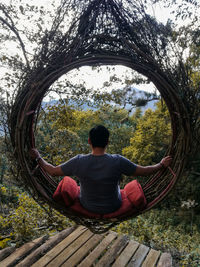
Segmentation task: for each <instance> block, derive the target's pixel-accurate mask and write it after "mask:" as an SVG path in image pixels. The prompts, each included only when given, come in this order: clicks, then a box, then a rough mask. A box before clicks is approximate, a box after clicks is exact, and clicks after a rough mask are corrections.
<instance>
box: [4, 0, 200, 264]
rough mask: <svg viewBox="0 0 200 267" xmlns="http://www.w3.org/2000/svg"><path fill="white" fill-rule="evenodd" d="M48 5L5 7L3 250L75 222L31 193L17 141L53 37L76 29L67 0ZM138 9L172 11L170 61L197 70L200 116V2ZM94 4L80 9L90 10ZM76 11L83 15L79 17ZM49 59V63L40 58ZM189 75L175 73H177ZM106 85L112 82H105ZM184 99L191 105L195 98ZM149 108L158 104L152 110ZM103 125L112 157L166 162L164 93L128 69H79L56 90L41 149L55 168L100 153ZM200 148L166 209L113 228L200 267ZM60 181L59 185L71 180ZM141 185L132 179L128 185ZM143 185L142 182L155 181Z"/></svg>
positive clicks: (193, 79) (168, 136) (41, 121)
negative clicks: (31, 83) (18, 119)
mask: <svg viewBox="0 0 200 267" xmlns="http://www.w3.org/2000/svg"><path fill="white" fill-rule="evenodd" d="M46 2H48V4H46V5H45V4H44V3H42V2H41V3H40V2H39V1H27V0H14V1H2V3H0V25H1V28H0V75H1V84H0V250H1V249H3V248H5V247H8V246H17V247H18V246H21V245H22V244H24V243H25V242H27V241H29V240H33V239H35V238H36V237H39V236H42V235H44V234H48V235H50V236H51V235H54V234H55V233H57V232H59V231H62V230H63V229H65V228H66V227H69V226H70V225H73V224H74V222H73V221H72V220H70V219H68V218H67V217H65V216H64V215H61V214H60V213H59V212H58V211H57V210H55V209H53V208H52V207H51V206H49V205H48V204H46V203H44V202H40V201H37V198H35V197H34V196H33V195H32V194H31V192H30V191H27V188H26V186H25V185H24V183H23V182H22V179H21V169H20V167H19V165H18V163H17V161H16V159H15V157H14V154H15V151H13V146H12V140H11V137H10V132H11V126H10V125H11V123H10V117H11V110H12V108H13V107H14V102H15V99H16V98H17V95H18V93H19V92H21V91H22V88H23V86H24V81H26V79H29V77H31V76H28V75H27V76H26V74H27V73H28V74H30V73H31V72H34V71H35V70H36V69H37V68H38V66H39V65H40V64H41V62H42V64H43V65H45V64H47V63H45V60H46V58H47V55H48V53H49V55H50V52H48V49H49V51H51V49H52V46H53V45H54V43H53V41H52V43H51V45H52V46H51V45H49V44H48V43H45V42H47V38H46V37H47V36H48V38H50V37H49V36H50V35H48V34H49V33H51V31H54V30H55V28H56V27H57V28H56V30H55V31H57V32H58V36H60V35H62V31H63V32H64V31H65V30H66V29H65V26H63V24H62V23H63V22H64V23H66V24H68V23H69V20H70V19H69V18H67V20H66V21H64V13H65V8H66V5H67V3H68V1H67V0H66V1H60V3H58V2H59V1H53V0H49V1H45V3H46ZM71 2H73V1H71ZM75 2H76V1H75ZM85 2H88V1H85ZM89 2H90V1H89ZM114 2H115V1H114ZM122 2H123V1H122ZM136 2H138V3H140V4H141V5H142V7H143V12H145V14H148V13H151V12H152V10H153V14H152V13H151V14H150V15H151V16H155V19H157V18H156V14H157V13H156V12H158V15H159V12H161V11H160V10H167V11H168V12H169V16H170V17H169V18H168V19H167V20H166V21H165V22H163V23H165V27H166V28H167V29H169V31H168V33H167V37H166V39H167V40H168V41H169V42H170V48H169V49H170V53H169V54H167V55H163V57H164V56H166V57H167V58H170V55H174V54H176V53H178V57H179V58H180V60H182V62H183V64H184V69H186V70H187V71H188V72H187V75H186V76H184V77H183V79H185V80H186V81H187V82H186V83H187V84H188V86H190V87H191V88H193V89H192V90H193V93H194V94H193V96H194V98H195V102H194V103H195V105H198V106H196V107H195V108H196V110H200V101H199V100H200V89H199V88H200V68H199V66H200V64H199V63H200V30H199V26H200V25H199V12H200V3H199V2H198V1H197V0H183V1H174V0H156V1H155V0H147V1H136ZM84 4H85V3H84V1H80V7H79V8H80V10H81V8H82V5H83V6H84ZM138 5H139V4H138ZM157 9H158V10H159V11H157ZM70 12H71V13H72V16H73V15H74V14H73V12H75V11H74V10H73V11H70ZM74 16H75V18H74V21H76V15H74ZM26 21H28V22H27V23H26ZM58 21H59V23H58V24H57V26H56V27H55V25H56V23H57V22H58ZM52 22H53V23H52ZM52 24H53V26H52ZM50 25H51V26H50ZM161 25H162V24H161ZM51 27H52V28H51ZM59 27H60V28H59ZM161 27H162V26H161ZM56 38H57V37H56V35H55V38H54V39H56ZM54 41H55V40H54ZM54 48H55V47H54ZM45 49H46V50H45ZM159 49H161V48H159ZM177 51H178V52H177ZM173 52H174V54H173ZM45 53H46V54H45ZM44 55H45V56H46V58H45V56H44ZM39 56H41V57H43V61H41V62H40V61H39V60H38V58H39ZM49 58H50V57H49ZM158 59H159V58H158ZM46 62H47V61H46ZM167 64H168V62H166V65H167ZM164 67H165V66H164ZM181 70H182V69H181V68H179V69H178V68H177V69H175V68H174V73H175V74H177V73H178V72H181ZM38 75H39V74H38ZM102 76H105V78H104V79H102ZM182 76H183V75H182ZM27 77H28V78H27ZM92 77H93V78H92ZM94 77H95V78H94ZM98 80H102V82H101V84H100V83H99V81H98ZM91 81H92V83H91ZM172 82H173V81H172ZM137 88H140V90H141V91H140V92H142V94H141V95H140V94H139V93H138V91H139V90H138V89H137ZM143 88H144V89H143ZM145 88H151V89H152V90H151V91H146V90H145ZM183 94H185V96H186V97H188V98H189V96H188V95H187V92H185V91H183ZM196 100H197V101H196ZM190 101H192V97H190ZM149 103H154V105H151V107H150V108H149ZM198 114H199V113H198ZM198 116H199V115H198ZM99 124H101V125H104V126H105V127H107V128H108V129H109V131H110V141H109V145H108V148H107V152H108V153H111V154H120V155H123V156H125V157H127V158H128V159H129V160H131V161H133V162H134V163H136V164H139V165H143V166H146V165H153V164H156V163H158V162H159V161H160V160H161V159H162V158H163V157H164V156H165V155H166V153H167V151H168V147H169V146H170V143H171V141H172V134H173V132H172V131H173V129H172V125H171V118H170V114H169V110H168V107H167V105H166V103H165V101H164V99H163V97H162V94H160V92H159V90H157V88H156V86H155V85H154V84H153V83H152V82H151V81H150V80H149V79H148V78H147V77H145V76H144V75H142V74H141V73H138V72H137V71H135V70H132V69H130V68H128V67H126V66H123V67H122V66H115V65H114V64H111V65H109V64H105V65H103V66H102V64H99V65H98V64H97V65H95V66H89V67H88V66H87V67H85V66H84V67H82V66H81V67H78V68H76V69H74V70H72V71H69V72H68V73H65V74H64V75H63V76H62V77H60V78H59V79H58V80H56V81H55V82H54V83H53V84H52V85H51V86H50V87H49V89H48V91H47V92H46V93H45V95H44V99H42V100H41V103H40V107H39V109H38V110H37V123H36V125H35V129H34V132H35V139H36V140H35V142H36V147H37V149H38V150H39V152H40V153H41V155H42V157H43V158H44V159H45V160H47V162H50V163H51V164H53V165H59V164H61V163H63V162H65V161H67V160H69V159H70V158H72V157H74V156H76V155H77V154H87V153H90V147H89V145H88V132H89V130H90V129H91V128H92V127H94V126H95V125H99ZM199 124H200V120H199V117H197V120H196V121H195V123H194V125H195V127H196V128H195V129H194V131H196V130H197V128H198V129H200V127H199ZM198 144H199V143H198ZM198 148H199V147H197V152H196V153H195V154H194V155H193V156H192V157H191V158H189V161H188V163H187V166H186V168H185V170H183V172H182V175H181V177H180V179H179V180H178V181H177V183H176V185H175V186H174V188H173V189H172V191H171V192H170V193H169V194H168V196H167V197H166V198H165V199H164V200H163V201H162V202H161V203H159V204H158V205H157V206H155V207H154V208H153V209H151V210H150V211H148V212H146V213H144V214H142V215H139V216H137V217H136V218H132V219H129V220H127V221H124V222H121V223H120V224H118V225H116V226H115V227H114V228H112V230H113V231H116V232H117V233H123V234H128V235H129V236H131V237H132V238H133V239H134V240H136V241H138V242H140V243H142V244H145V245H147V246H149V247H152V248H155V249H157V250H161V251H167V252H169V253H171V255H172V257H173V261H174V265H173V266H200V194H199V191H200V153H199V149H198ZM53 179H55V180H56V182H59V181H60V180H61V179H62V177H54V178H53ZM131 179H133V177H126V176H124V177H123V179H122V181H121V187H123V186H124V185H125V184H126V183H127V182H129V181H131ZM137 179H138V180H139V181H140V182H141V184H142V183H143V182H145V179H147V178H146V177H137Z"/></svg>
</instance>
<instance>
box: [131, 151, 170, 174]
mask: <svg viewBox="0 0 200 267" xmlns="http://www.w3.org/2000/svg"><path fill="white" fill-rule="evenodd" d="M171 162H172V157H170V156H167V157H165V158H163V159H162V160H161V161H160V162H159V163H158V164H155V165H152V166H140V165H137V167H136V170H135V173H134V176H148V175H151V174H153V173H155V172H157V171H159V170H161V169H163V168H167V167H168V166H169V165H170V164H171Z"/></svg>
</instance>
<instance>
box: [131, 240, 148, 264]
mask: <svg viewBox="0 0 200 267" xmlns="http://www.w3.org/2000/svg"><path fill="white" fill-rule="evenodd" d="M148 251H149V248H148V247H147V246H144V245H140V246H139V248H138V250H137V251H136V253H135V254H134V255H133V257H132V258H131V261H130V262H129V264H128V266H127V267H139V266H141V264H142V262H143V261H144V259H145V257H146V255H147V253H148Z"/></svg>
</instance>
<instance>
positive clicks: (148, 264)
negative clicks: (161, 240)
mask: <svg viewBox="0 0 200 267" xmlns="http://www.w3.org/2000/svg"><path fill="white" fill-rule="evenodd" d="M159 257H160V251H157V250H154V249H151V250H150V251H149V253H148V255H147V257H146V259H145V261H144V263H143V264H142V267H154V266H156V263H157V261H158V259H159Z"/></svg>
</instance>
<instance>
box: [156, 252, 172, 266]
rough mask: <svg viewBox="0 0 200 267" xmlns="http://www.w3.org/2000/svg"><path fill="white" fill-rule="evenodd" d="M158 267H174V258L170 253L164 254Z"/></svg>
mask: <svg viewBox="0 0 200 267" xmlns="http://www.w3.org/2000/svg"><path fill="white" fill-rule="evenodd" d="M157 267H172V257H171V255H170V254H169V253H163V254H162V255H161V257H160V259H159V262H158V265H157Z"/></svg>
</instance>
